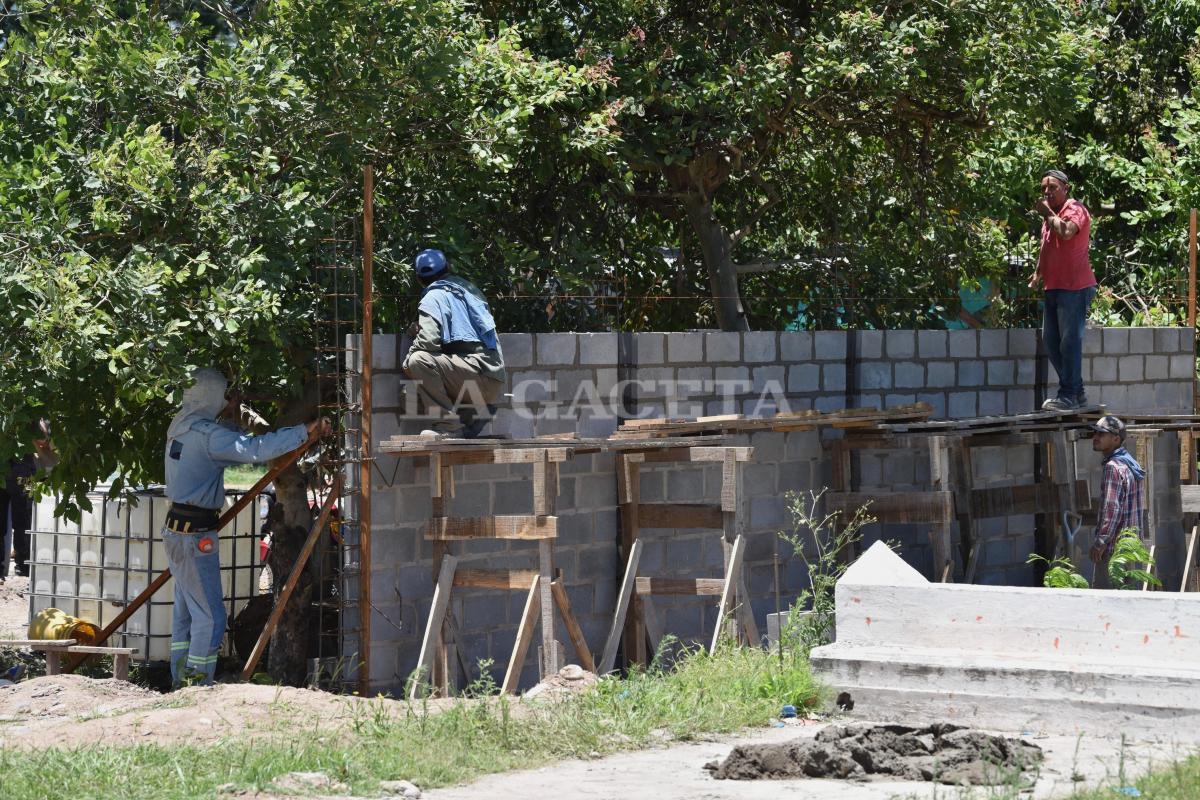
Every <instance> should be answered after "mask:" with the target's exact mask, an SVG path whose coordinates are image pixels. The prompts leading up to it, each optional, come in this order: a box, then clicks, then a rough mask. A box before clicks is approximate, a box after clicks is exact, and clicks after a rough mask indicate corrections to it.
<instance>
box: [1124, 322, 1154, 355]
mask: <svg viewBox="0 0 1200 800" xmlns="http://www.w3.org/2000/svg"><path fill="white" fill-rule="evenodd" d="M1129 352H1130V353H1153V352H1154V328H1130V329H1129Z"/></svg>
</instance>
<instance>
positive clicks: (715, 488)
mask: <svg viewBox="0 0 1200 800" xmlns="http://www.w3.org/2000/svg"><path fill="white" fill-rule="evenodd" d="M754 455H755V457H756V458H757V457H758V455H759V454H758V451H757V450H756V451H755V453H754ZM778 469H779V467H778V464H761V463H760V464H746V465H745V466H743V467H742V486H743V491H744V492H745V493H746V496H747V497H761V496H763V495H773V494H775V481H776V477H777V475H778ZM722 483H723V481H722V479H721V474H720V473H716V474H715V475H713V476H712V479H711V480H708V481H706V482H705V484H704V487H705V490H706V494H707V495H708V496H709V497H711V498H713V500H718V499H720V494H721V488H722Z"/></svg>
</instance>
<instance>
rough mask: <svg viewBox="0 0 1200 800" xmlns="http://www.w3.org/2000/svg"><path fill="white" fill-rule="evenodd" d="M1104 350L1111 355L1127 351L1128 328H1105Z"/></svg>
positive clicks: (1118, 354) (1120, 354) (1123, 353)
mask: <svg viewBox="0 0 1200 800" xmlns="http://www.w3.org/2000/svg"><path fill="white" fill-rule="evenodd" d="M1103 336H1104V352H1105V353H1107V354H1109V355H1113V356H1123V355H1125V354H1126V353H1128V352H1129V328H1105V329H1104V334H1103Z"/></svg>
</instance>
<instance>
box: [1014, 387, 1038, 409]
mask: <svg viewBox="0 0 1200 800" xmlns="http://www.w3.org/2000/svg"><path fill="white" fill-rule="evenodd" d="M1036 410H1037V409H1036V403H1034V393H1033V389H1009V390H1008V413H1009V414H1023V413H1025V412H1027V411H1036Z"/></svg>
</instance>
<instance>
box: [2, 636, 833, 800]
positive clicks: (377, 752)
mask: <svg viewBox="0 0 1200 800" xmlns="http://www.w3.org/2000/svg"><path fill="white" fill-rule="evenodd" d="M474 688H475V691H476V692H478V693H480V694H483V695H484V696H482V697H480V698H479V699H475V700H463V701H461V702H458V703H456V704H455V705H454V706H453V707H451V708H450V709H448V710H446V711H443V712H442V713H437V714H434V713H429V712H428V709H426V708H425V707H424V705H423V704H422V703H420V702H417V703H413V704H411V705H409V707H408V711H407V713H406V714H405V715H403V717H401V718H399V719H392V718H390V717H389V715H388V713H387V710H386V709H385V704H384V702H383V701H377V702H373V703H368V704H364V705H363V706H362V708H361V711H360V713H359V715H358V716H357V717H356V718H355V720H354V724H353V726H352V727H353V730H352V732H351V733H350V734H344V733H332V734H331V733H328V732H322V731H321V730H320V729H319V725H320V720H315V719H313V720H309V721H308V722H307V723H306V722H304V721H302V720H291V721H290V722H291V725H292V727H291V730H292V731H293V732H294V735H293V736H292V738H291V740H290V741H288V742H279V741H267V742H259V743H254V742H246V741H245V740H244V738H243V739H239V740H236V741H228V742H223V743H220V744H217V745H213V746H208V747H196V746H162V745H155V744H145V745H141V746H137V747H111V746H99V745H97V746H90V747H85V748H79V749H75V750H64V749H55V750H45V751H38V752H32V753H22V752H14V751H4V750H0V776H3V785H4V791H3V796H4V797H5V798H6V800H21V799H22V798H31V799H32V798H39V800H55V798H62V799H63V800H68V799H69V800H77V799H78V798H80V797H88V798H109V797H111V798H118V797H119V798H131V799H132V800H139V799H140V798H146V800H151V798H153V800H169V799H170V798H180V799H182V798H194V797H205V796H206V797H211V796H212V795H213V793H214V791H215V789H216V788H217V787H218V786H221V785H223V784H229V783H232V784H235V785H237V786H238V787H241V788H250V787H255V788H263V787H265V786H266V785H267V784H268V783H270V781H271V780H272V779H273V778H275V777H277V776H279V775H282V774H284V773H287V772H292V771H299V770H303V771H321V772H326V773H328V774H329V775H330V776H331V777H333V778H335V779H337V780H339V781H342V782H344V783H346V784H348V785H350V787H351V789H352V791H353V792H354V793H356V794H366V795H377V794H378V783H379V781H381V780H390V779H397V778H403V779H407V780H411V781H413V782H415V783H417V784H418V785H420V786H422V787H424V788H432V787H436V786H444V785H447V784H450V783H455V782H458V781H462V780H467V779H470V778H474V777H477V776H479V775H483V774H486V773H491V772H501V771H504V770H509V769H517V768H523V767H532V766H537V765H540V764H545V763H547V762H550V761H554V760H558V759H562V758H569V757H575V756H582V757H588V756H589V755H591V754H593V753H600V754H604V753H611V752H614V751H616V750H622V749H638V748H641V747H643V746H645V745H647V744H649V743H653V742H656V741H661V740H662V739H664V738H666V737H667V734H669V735H670V737H671V738H674V739H680V740H687V739H693V738H695V737H698V736H701V735H705V734H710V733H726V732H731V731H735V730H738V729H739V728H743V727H746V726H750V725H763V724H766V723H767V721H768V720H770V719H771V718H772V717H773V716H775V715H776V714H778V713H779V708H780V706H781V705H782V704H783V703H791V704H793V705H797V706H799V707H812V706H814V705H816V704H817V703H818V701H819V700H820V689H819V687H818V685H817V684H816V682H815V681H814V679H813V678H812V675H811V673H810V672H809V669H808V663H807V661H805V660H803V659H793V658H790V657H789V658H787V659H785V661H784V663H783V664H782V665H781V664H780V662H779V660H778V656H777V654H772V653H767V652H765V651H762V650H744V649H737V648H732V647H731V648H728V649H724V650H720V651H718V653H717V654H715V655H712V656H709V655H708V654H706V653H704V652H693V653H688V654H685V655H683V656H682V657H681V658H680V659H679V660H678V661H677V662H676V664H675V665H674V666H673V667H672V668H671V669H669V670H658V669H652V670H650V671H646V672H636V673H634V674H632V675H630V676H629V677H628V678H626V679H623V680H618V679H605V680H603V681H601V682H600V684H599V685H598V686H597V687H596V688H595V690H593V691H591V692H587V693H584V694H582V695H578V696H575V697H572V698H569V699H567V700H564V701H562V702H557V703H546V704H537V705H532V704H531V705H524V704H522V705H521V706H520V707H519V708H518V707H517V704H514V703H512V702H510V700H509V699H508V698H505V697H495V696H492V695H490V694H489V692H490V691H492V690H493V689H494V685H492V684H491V683H490V682H488V681H485V682H483V683H481V684H480V685H477V686H476V687H474Z"/></svg>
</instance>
